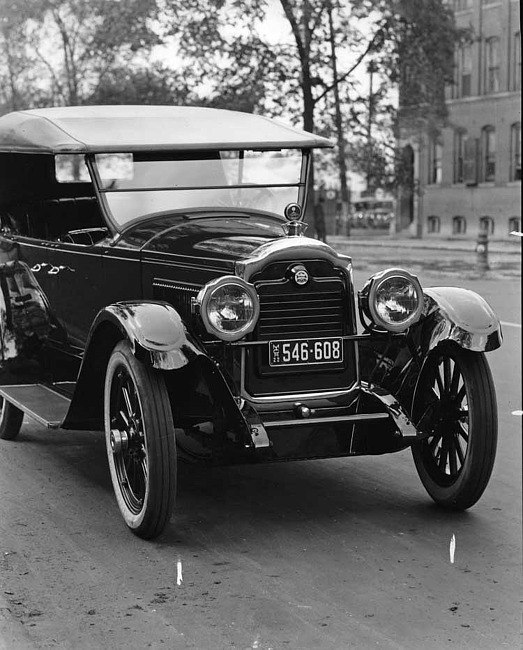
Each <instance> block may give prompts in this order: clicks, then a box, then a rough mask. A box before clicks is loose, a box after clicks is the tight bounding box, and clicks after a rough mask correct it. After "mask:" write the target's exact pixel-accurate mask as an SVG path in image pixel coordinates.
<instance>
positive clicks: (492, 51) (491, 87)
mask: <svg viewBox="0 0 523 650" xmlns="http://www.w3.org/2000/svg"><path fill="white" fill-rule="evenodd" d="M498 91H499V38H497V37H494V38H488V39H487V40H486V41H485V92H486V93H497V92H498Z"/></svg>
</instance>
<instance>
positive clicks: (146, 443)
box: [104, 341, 177, 539]
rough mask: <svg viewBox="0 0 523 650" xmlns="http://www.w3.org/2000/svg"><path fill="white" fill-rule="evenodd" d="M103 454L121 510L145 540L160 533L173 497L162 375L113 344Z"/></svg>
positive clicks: (172, 449)
mask: <svg viewBox="0 0 523 650" xmlns="http://www.w3.org/2000/svg"><path fill="white" fill-rule="evenodd" d="M104 419H105V438H106V447H107V456H108V460H109V470H110V473H111V480H112V483H113V488H114V493H115V496H116V501H117V503H118V507H119V508H120V512H121V514H122V516H123V518H124V521H125V523H126V524H127V526H128V527H129V528H130V529H131V530H132V532H133V533H134V534H135V535H137V536H138V537H141V538H143V539H152V538H153V537H156V536H158V535H159V534H160V533H161V532H162V531H163V530H164V528H165V526H166V525H167V523H168V522H169V519H170V517H171V514H172V511H173V507H174V502H175V499H176V471H177V468H176V463H177V460H176V442H175V433H174V424H173V417H172V412H171V405H170V402H169V396H168V394H167V389H166V387H165V382H164V378H163V375H162V374H161V373H160V372H159V371H156V370H154V369H153V368H150V367H148V366H146V365H144V364H143V363H141V362H140V361H138V360H137V359H136V358H135V356H134V355H133V353H132V352H131V349H130V347H129V344H128V343H127V342H126V341H121V342H120V343H118V345H117V346H116V347H115V348H114V350H113V353H112V355H111V358H110V360H109V363H108V365H107V372H106V379H105V391H104Z"/></svg>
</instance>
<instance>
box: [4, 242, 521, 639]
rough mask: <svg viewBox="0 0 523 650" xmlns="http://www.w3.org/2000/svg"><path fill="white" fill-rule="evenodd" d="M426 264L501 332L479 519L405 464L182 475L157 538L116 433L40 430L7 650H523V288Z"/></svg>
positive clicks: (11, 477) (505, 279)
mask: <svg viewBox="0 0 523 650" xmlns="http://www.w3.org/2000/svg"><path fill="white" fill-rule="evenodd" d="M359 254H362V253H361V249H359ZM381 256H382V257H383V252H382V254H381ZM391 256H392V254H391ZM364 257H365V262H364V263H363V262H362V263H361V264H359V265H358V264H356V273H355V277H356V283H357V285H358V286H361V283H362V282H363V279H364V278H365V277H366V276H368V275H369V270H370V271H372V267H373V264H374V262H373V253H372V251H367V253H365V254H364ZM461 257H462V256H459V258H460V259H461ZM437 259H438V260H440V259H441V255H440V256H439V257H438V258H437ZM458 261H459V260H458ZM414 262H415V260H414ZM396 263H397V262H396ZM416 263H417V262H416ZM404 265H405V266H407V264H404ZM382 267H383V266H382ZM419 267H420V268H419V269H417V270H418V271H421V272H420V273H419V275H420V279H421V280H422V282H423V283H424V284H426V285H428V284H454V285H462V286H467V287H469V288H472V289H475V290H477V291H479V292H480V293H482V294H483V295H484V296H485V297H486V298H487V300H489V301H490V302H491V304H492V305H493V306H494V307H495V309H496V310H497V312H498V314H499V316H500V318H501V320H502V321H503V323H504V335H505V342H504V345H503V347H502V348H501V349H500V350H499V351H495V352H493V353H490V354H489V359H490V361H491V365H492V369H493V373H494V378H495V382H496V386H497V393H498V402H499V419H500V439H499V447H498V456H497V461H496V466H495V469H494V473H493V476H492V479H491V482H490V484H489V487H488V488H487V491H486V492H485V494H484V496H483V498H482V499H481V500H480V502H479V503H478V504H477V505H476V506H475V507H474V508H472V509H471V510H470V511H468V512H466V513H460V514H452V513H447V512H445V511H443V510H441V509H439V508H437V507H436V506H434V505H432V502H431V500H430V499H429V497H428V496H427V495H426V493H425V492H424V489H423V487H422V485H421V483H420V481H419V479H418V478H417V475H416V471H415V468H414V464H413V462H412V459H411V456H410V452H409V451H405V452H402V453H400V454H395V455H387V456H381V457H363V458H352V459H335V460H328V461H309V462H303V463H286V464H282V465H266V466H256V467H236V468H224V469H215V470H211V471H209V470H207V471H203V470H195V469H194V468H190V467H182V468H181V470H180V476H179V498H178V502H177V511H176V516H175V517H174V518H173V521H172V522H171V524H170V526H169V528H168V530H167V531H166V533H165V534H164V535H163V536H162V537H161V538H160V540H159V541H155V542H144V541H142V540H140V539H138V538H136V537H134V536H133V535H132V534H130V533H129V532H128V531H127V530H126V528H125V526H124V524H123V522H122V521H121V519H120V515H119V513H118V511H117V507H116V503H115V500H114V497H113V493H112V488H111V485H110V479H109V474H108V470H107V466H106V458H105V450H104V441H103V437H102V435H101V434H96V433H77V432H69V433H65V432H48V431H46V430H45V429H43V428H42V427H40V426H39V425H36V424H34V423H32V422H31V421H28V420H27V419H26V421H25V424H24V426H23V429H22V432H21V434H20V436H19V438H18V439H17V440H16V441H14V442H7V441H0V493H1V494H2V498H1V499H0V648H1V649H2V650H25V649H26V648H27V649H30V648H63V649H66V650H77V649H84V648H85V649H87V648H88V649H105V648H107V649H111V650H112V649H119V648H122V649H123V648H126V649H135V648H136V649H141V648H166V649H172V650H178V649H185V648H193V649H197V650H221V649H229V648H230V649H237V650H269V649H273V650H281V649H289V650H309V649H310V650H344V649H346V648H354V649H366V648H387V649H388V648H391V649H396V648H405V649H412V650H420V649H427V650H429V649H437V650H439V649H441V648H459V649H462V648H471V649H474V650H480V649H485V650H496V649H498V648H510V649H514V648H519V647H521V636H520V632H521V609H522V606H521V602H522V594H521V558H522V554H521V512H522V504H521V458H522V454H521V415H520V414H519V415H518V411H519V412H520V409H521V408H522V405H521V325H520V324H521V309H520V302H519V301H520V283H519V278H517V277H516V276H514V275H513V274H511V273H508V274H507V275H505V276H503V274H501V275H500V274H493V275H492V277H485V278H483V279H475V277H474V274H473V273H470V274H467V273H462V270H461V269H460V267H459V264H458V263H457V262H456V269H457V273H459V275H456V274H454V275H451V276H445V275H443V270H442V269H440V268H438V267H437V266H436V267H433V266H432V265H424V264H423V263H419ZM377 268H379V265H378V264H376V269H377ZM447 271H448V269H447V270H446V271H445V272H447ZM452 539H455V553H454V562H451V554H450V545H451V540H452Z"/></svg>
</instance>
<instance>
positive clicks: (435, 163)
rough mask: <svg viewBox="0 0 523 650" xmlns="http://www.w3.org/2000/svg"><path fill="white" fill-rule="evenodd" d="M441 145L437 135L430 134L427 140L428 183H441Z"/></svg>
mask: <svg viewBox="0 0 523 650" xmlns="http://www.w3.org/2000/svg"><path fill="white" fill-rule="evenodd" d="M442 152H443V147H442V145H441V140H440V136H439V135H433V136H431V138H430V140H429V176H428V179H427V181H428V184H429V185H435V184H437V183H441V156H442Z"/></svg>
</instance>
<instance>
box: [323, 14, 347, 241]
mask: <svg viewBox="0 0 523 650" xmlns="http://www.w3.org/2000/svg"><path fill="white" fill-rule="evenodd" d="M327 13H328V16H329V32H330V34H329V41H330V46H331V63H332V76H333V79H334V82H333V83H334V106H335V119H336V133H337V141H338V168H339V174H340V192H341V216H342V223H344V224H347V235H350V228H349V225H348V224H349V207H350V193H349V188H348V187H347V162H346V160H345V136H344V135H343V123H342V119H341V107H340V91H339V88H338V84H337V80H338V65H337V61H336V43H335V41H334V26H333V22H332V3H331V2H329V3H328V5H327Z"/></svg>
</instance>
